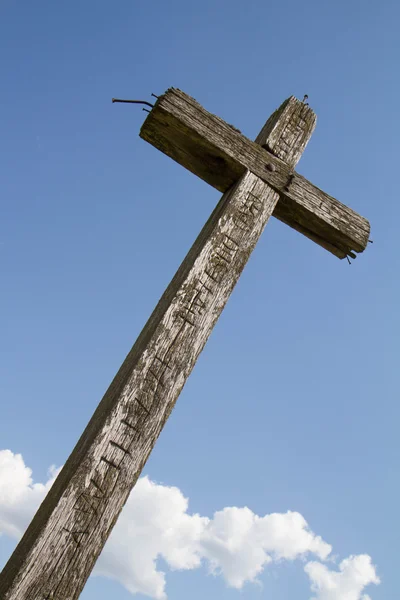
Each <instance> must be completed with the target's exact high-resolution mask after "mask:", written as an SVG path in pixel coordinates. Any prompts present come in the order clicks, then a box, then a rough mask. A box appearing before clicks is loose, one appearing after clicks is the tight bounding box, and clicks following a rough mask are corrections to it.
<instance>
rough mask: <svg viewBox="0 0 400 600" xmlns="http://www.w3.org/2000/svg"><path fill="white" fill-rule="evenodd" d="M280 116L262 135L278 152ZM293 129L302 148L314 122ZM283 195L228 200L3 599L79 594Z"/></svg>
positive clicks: (138, 349)
mask: <svg viewBox="0 0 400 600" xmlns="http://www.w3.org/2000/svg"><path fill="white" fill-rule="evenodd" d="M295 113H296V111H294V112H293V113H292V114H293V119H294V120H296V119H297V117H296V115H295ZM285 114H286V119H287V118H288V117H287V114H288V113H285ZM280 118H283V117H282V115H280V114H275V116H274V118H273V119H272V120H270V123H269V126H268V127H270V133H266V131H267V130H266V129H265V128H264V133H263V141H264V142H265V143H269V142H270V143H271V147H272V145H273V144H274V152H276V153H279V152H280V151H281V149H282V148H283V149H285V144H286V141H285V140H287V139H288V137H287V135H286V134H284V131H285V128H279V119H280ZM290 118H291V117H290ZM290 118H289V120H290ZM296 123H297V125H296V127H292V128H290V127H289V129H288V131H289V130H290V129H291V130H293V131H294V129H297V133H296V135H295V136H292V143H293V144H294V145H295V144H296V143H297V142H298V143H299V146H301V147H303V146H304V145H305V143H306V140H307V139H308V138H309V136H310V135H311V133H312V123H311V121H307V120H304V122H301V123H300V125H299V123H298V122H297V121H296ZM279 131H280V132H281V133H277V132H279ZM269 136H270V137H269ZM296 141H297V142H296ZM287 157H288V159H289V160H291V161H295V160H298V157H299V153H298V152H291V153H290V152H289V153H287ZM278 198H279V195H278V193H277V192H276V191H275V190H274V189H273V188H271V187H270V186H269V185H268V184H266V183H265V182H264V181H263V180H262V179H260V178H259V177H257V176H256V175H255V174H253V173H251V172H250V171H245V173H244V174H243V175H242V176H240V178H239V180H238V181H237V182H236V183H235V184H234V185H233V186H232V187H231V188H230V189H229V190H228V191H227V192H226V193H225V194H224V195H223V196H222V198H221V200H220V202H219V203H218V205H217V207H216V208H215V210H214V211H213V213H212V215H211V216H210V218H209V220H208V221H207V223H206V225H205V226H204V228H203V230H202V231H201V233H200V235H199V236H198V238H197V240H196V241H195V243H194V245H193V246H192V248H191V250H190V251H189V253H188V255H187V256H186V258H185V260H184V261H183V263H182V265H181V266H180V268H179V269H178V271H177V273H176V275H175V277H174V278H173V280H172V281H171V283H170V285H169V286H168V288H167V290H166V291H165V293H164V294H163V296H162V298H161V299H160V301H159V303H158V304H157V306H156V308H155V310H154V311H153V313H152V315H151V317H150V319H149V320H148V322H147V324H146V325H145V327H144V329H143V331H142V333H141V334H140V336H139V338H138V339H137V341H136V343H135V344H134V346H133V348H132V350H131V351H130V353H129V354H128V356H127V357H126V359H125V361H124V363H123V364H122V366H121V368H120V370H119V371H118V373H117V375H116V376H115V378H114V380H113V382H112V383H111V385H110V387H109V389H108V390H107V392H106V394H105V396H104V398H103V399H102V401H101V402H100V404H99V406H98V408H97V409H96V411H95V413H94V415H93V417H92V418H91V420H90V422H89V424H88V426H87V427H86V429H85V431H84V432H83V434H82V436H81V438H80V439H79V441H78V443H77V445H76V446H75V448H74V450H73V452H72V454H71V455H70V457H69V458H68V460H67V462H66V463H65V465H64V467H63V469H62V471H61V473H60V474H59V476H58V477H57V479H56V481H55V483H54V484H53V487H52V488H51V490H50V491H49V493H48V495H47V496H46V498H45V500H44V501H43V503H42V505H41V506H40V508H39V510H38V512H37V513H36V515H35V517H34V519H33V520H32V522H31V524H30V526H29V527H28V529H27V531H26V532H25V534H24V536H23V538H22V540H21V541H20V543H19V544H18V546H17V548H16V549H15V551H14V553H13V554H12V556H11V558H10V560H9V561H8V563H7V564H6V566H5V567H4V569H3V572H2V573H1V576H0V598H1V600H45V599H46V600H50V599H52V600H76V599H77V598H78V597H79V595H80V592H81V590H82V589H83V587H84V584H85V582H86V580H87V578H88V576H89V575H90V573H91V570H92V568H93V566H94V564H95V562H96V559H97V557H98V556H99V554H100V552H101V550H102V548H103V546H104V544H105V542H106V540H107V538H108V536H109V534H110V533H111V530H112V528H113V526H114V524H115V522H116V520H117V518H118V515H119V513H120V511H121V509H122V507H123V505H124V504H125V502H126V500H127V498H128V496H129V493H130V491H131V489H132V487H133V486H134V484H135V482H136V480H137V478H138V477H139V475H140V472H141V470H142V469H143V466H144V464H145V462H146V460H147V458H148V456H149V454H150V452H151V450H152V448H153V447H154V444H155V443H156V440H157V438H158V436H159V434H160V432H161V430H162V428H163V426H164V424H165V422H166V420H167V418H168V416H169V414H170V413H171V410H172V408H173V407H174V405H175V402H176V400H177V397H178V395H179V393H180V391H181V389H182V387H183V386H184V384H185V381H186V380H187V378H188V376H189V374H190V372H191V370H192V368H193V366H194V364H195V362H196V359H197V357H198V356H199V354H200V352H201V350H202V348H203V347H204V344H205V343H206V341H207V338H208V336H209V335H210V333H211V331H212V328H213V326H214V325H215V323H216V321H217V319H218V317H219V315H220V314H221V312H222V310H223V308H224V306H225V304H226V302H227V300H228V298H229V296H230V293H231V291H232V289H233V287H234V286H235V284H236V282H237V280H238V278H239V276H240V273H241V272H242V269H243V267H244V265H245V264H246V262H247V260H248V258H249V256H250V254H251V252H252V250H253V249H254V247H255V244H256V243H257V240H258V239H259V236H260V235H261V233H262V230H263V228H264V227H265V224H266V223H267V221H268V219H269V217H270V215H271V214H272V213H273V211H274V209H275V207H276V203H277V202H278Z"/></svg>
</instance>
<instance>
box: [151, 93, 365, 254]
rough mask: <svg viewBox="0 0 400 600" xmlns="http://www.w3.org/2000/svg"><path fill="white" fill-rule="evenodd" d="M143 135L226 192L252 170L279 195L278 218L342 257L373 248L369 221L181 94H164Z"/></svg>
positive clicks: (276, 212) (193, 171) (276, 210)
mask: <svg viewBox="0 0 400 600" xmlns="http://www.w3.org/2000/svg"><path fill="white" fill-rule="evenodd" d="M140 137H141V138H142V139H144V140H145V141H147V142H149V143H151V144H152V145H154V146H155V147H156V148H158V149H159V150H161V151H162V152H163V153H165V154H167V155H168V156H170V157H171V158H173V159H174V160H175V161H177V162H178V163H180V164H181V165H182V166H184V167H185V168H187V169H188V170H189V171H191V172H192V173H194V174H196V175H197V176H198V177H200V178H201V179H203V180H204V181H206V182H207V183H209V184H210V185H212V186H213V187H215V188H216V189H218V190H220V191H222V192H225V191H226V190H227V189H229V188H230V187H231V186H232V185H233V184H234V183H235V182H236V181H237V180H238V178H239V177H240V176H241V175H243V173H244V172H245V171H246V170H247V169H248V170H250V171H251V172H253V173H254V174H256V175H257V176H258V177H260V178H261V179H262V180H263V181H265V182H266V183H268V184H269V185H271V187H273V188H274V189H275V190H276V191H278V192H279V194H280V200H279V202H278V204H277V206H276V208H275V211H274V216H275V217H276V218H278V219H280V220H281V221H283V222H284V223H286V224H288V225H289V226H291V227H293V228H294V229H295V230H297V231H299V232H300V233H303V234H304V235H305V236H306V237H308V238H310V239H312V240H313V241H314V242H315V243H317V244H319V245H320V246H322V247H323V248H325V249H326V250H328V251H329V252H331V253H332V254H334V255H335V256H337V257H339V258H344V257H345V256H347V255H350V256H355V255H354V252H357V253H360V252H363V250H364V249H365V248H366V246H367V243H368V239H369V233H370V225H369V222H368V221H367V220H366V219H365V218H364V217H362V216H361V215H359V214H357V213H356V212H355V211H353V210H352V209H350V208H348V207H347V206H345V205H344V204H342V203H341V202H339V201H338V200H336V199H335V198H333V197H332V196H329V195H328V194H326V193H325V192H323V191H322V190H320V189H319V188H318V187H316V186H315V185H313V184H312V183H311V182H310V181H308V180H307V179H305V178H304V177H302V176H301V175H299V174H298V173H296V172H295V171H293V168H291V167H290V166H289V165H287V164H286V163H285V162H283V161H282V160H281V159H279V158H278V157H276V156H274V155H273V154H272V153H270V152H268V151H267V150H266V149H264V148H262V147H260V146H259V144H257V143H256V142H252V141H251V140H249V139H247V138H246V137H245V136H244V135H242V134H241V132H240V131H239V130H238V129H236V128H235V127H233V126H232V125H229V124H228V123H226V122H225V121H223V119H221V118H220V117H217V116H215V115H212V114H211V113H209V112H208V111H206V110H205V109H204V108H203V107H202V106H201V105H200V104H199V103H198V102H196V100H194V99H193V98H191V97H190V96H187V95H186V94H184V93H183V92H182V91H180V90H176V89H174V88H171V89H170V90H167V92H166V93H165V94H164V95H163V96H160V98H159V99H158V100H157V102H156V104H155V106H154V108H153V109H152V111H151V112H150V114H149V116H148V117H147V118H146V120H145V122H144V123H143V126H142V128H141V131H140Z"/></svg>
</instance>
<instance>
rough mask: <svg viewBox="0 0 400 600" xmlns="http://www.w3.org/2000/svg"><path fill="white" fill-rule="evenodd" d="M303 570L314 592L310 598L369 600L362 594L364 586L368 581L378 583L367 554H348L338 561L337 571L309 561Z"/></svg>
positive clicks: (373, 567)
mask: <svg viewBox="0 0 400 600" xmlns="http://www.w3.org/2000/svg"><path fill="white" fill-rule="evenodd" d="M304 570H305V572H306V573H307V575H308V576H309V578H310V580H311V589H312V591H313V592H314V593H315V596H314V597H313V599H312V600H370V598H369V596H367V595H366V594H363V591H364V588H365V587H366V586H367V585H369V584H370V583H375V584H376V585H377V584H378V583H380V579H379V577H378V576H377V574H376V569H375V566H374V565H373V564H372V561H371V557H370V556H368V555H367V554H359V555H358V556H349V558H346V559H345V560H343V561H342V562H341V563H340V565H339V571H331V570H330V569H328V568H327V566H326V565H323V564H321V563H319V562H309V563H308V564H307V565H306V566H305V569H304Z"/></svg>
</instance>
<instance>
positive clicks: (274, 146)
mask: <svg viewBox="0 0 400 600" xmlns="http://www.w3.org/2000/svg"><path fill="white" fill-rule="evenodd" d="M316 124H317V117H316V115H315V113H314V111H313V110H312V109H311V108H310V107H309V106H307V105H306V104H304V103H303V102H300V100H297V98H295V97H294V96H290V98H288V99H287V100H285V102H283V104H281V106H280V107H279V108H278V109H277V110H276V111H275V112H274V113H272V115H271V116H270V117H269V119H268V121H267V122H266V123H265V125H264V127H263V128H262V129H261V131H260V133H259V134H258V136H257V137H256V139H255V142H256V144H259V145H260V146H262V147H263V148H265V149H266V150H268V151H269V152H271V153H272V154H274V155H275V156H277V157H278V158H280V159H281V160H283V161H284V162H285V163H286V164H287V165H288V167H292V168H294V167H295V166H296V165H297V163H298V162H299V160H300V158H301V155H302V154H303V152H304V150H305V148H306V146H307V144H308V142H309V140H310V138H311V135H312V133H313V131H314V129H315V126H316Z"/></svg>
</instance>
